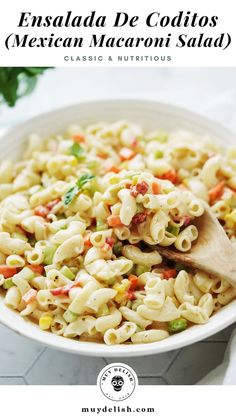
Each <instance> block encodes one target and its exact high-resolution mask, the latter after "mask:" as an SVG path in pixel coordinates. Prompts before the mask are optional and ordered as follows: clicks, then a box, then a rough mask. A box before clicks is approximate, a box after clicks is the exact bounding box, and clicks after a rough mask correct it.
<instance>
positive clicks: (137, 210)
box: [136, 203, 144, 214]
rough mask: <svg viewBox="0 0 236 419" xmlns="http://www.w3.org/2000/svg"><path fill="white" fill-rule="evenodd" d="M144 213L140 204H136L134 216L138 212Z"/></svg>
mask: <svg viewBox="0 0 236 419" xmlns="http://www.w3.org/2000/svg"><path fill="white" fill-rule="evenodd" d="M143 211H144V207H143V205H142V204H139V203H137V204H136V214H139V213H140V212H143Z"/></svg>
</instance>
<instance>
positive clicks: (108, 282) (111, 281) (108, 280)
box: [106, 277, 116, 285]
mask: <svg viewBox="0 0 236 419" xmlns="http://www.w3.org/2000/svg"><path fill="white" fill-rule="evenodd" d="M115 282H116V277H114V278H110V279H107V280H106V285H114V284H115Z"/></svg>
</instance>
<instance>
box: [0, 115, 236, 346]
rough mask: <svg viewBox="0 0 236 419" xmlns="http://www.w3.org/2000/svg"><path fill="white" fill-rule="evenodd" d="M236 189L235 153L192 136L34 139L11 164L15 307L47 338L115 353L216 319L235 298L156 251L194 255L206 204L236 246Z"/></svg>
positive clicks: (70, 134) (6, 281)
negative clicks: (181, 325) (166, 249)
mask: <svg viewBox="0 0 236 419" xmlns="http://www.w3.org/2000/svg"><path fill="white" fill-rule="evenodd" d="M78 139H79V140H80V141H81V144H80V145H79V146H78V144H77V141H78ZM78 150H79V151H78ZM77 151H78V155H77ZM218 184H220V185H221V187H222V185H223V189H222V190H221V192H220V196H216V195H214V188H215V187H217V188H218ZM235 189H236V166H235V151H231V152H230V151H229V152H228V153H226V154H225V155H222V154H221V151H220V150H218V149H217V147H216V146H213V145H212V144H210V142H209V141H206V140H205V139H204V138H203V139H201V138H200V137H197V136H194V135H190V134H186V133H184V132H178V133H171V134H166V133H163V132H160V131H153V132H151V133H144V132H143V131H142V129H141V128H140V127H139V126H136V125H134V124H129V123H127V122H126V121H119V122H116V123H114V124H105V123H101V124H95V125H93V126H88V127H85V128H84V129H83V128H81V127H79V126H77V125H74V126H71V127H70V128H69V129H68V131H67V133H66V134H63V135H60V136H55V137H53V138H49V139H46V140H45V141H42V140H41V139H39V137H38V136H37V135H31V136H30V139H29V147H28V149H27V151H26V153H25V156H24V159H23V160H22V161H21V162H20V163H17V164H15V165H14V164H13V163H11V162H10V161H4V162H3V163H1V164H0V262H1V263H0V287H1V289H2V290H3V291H4V292H5V303H6V305H7V306H8V307H9V308H11V309H14V310H17V311H18V312H19V313H20V315H21V316H22V317H29V318H32V319H34V321H36V322H38V324H39V327H40V328H41V329H42V330H49V331H51V332H52V333H54V334H56V335H58V336H64V337H67V338H76V339H81V340H93V341H98V342H101V341H103V342H105V344H107V345H115V344H125V343H132V344H141V343H153V342H158V341H160V340H162V339H166V338H168V336H169V334H171V333H173V329H171V324H172V322H174V324H175V322H176V325H178V322H179V319H180V318H181V319H182V322H184V324H187V326H190V325H191V324H193V323H195V324H203V323H205V322H207V321H208V320H209V318H210V316H211V315H212V314H213V313H214V312H215V311H217V310H218V309H220V308H221V307H222V306H224V305H226V304H228V303H229V302H230V301H232V300H233V299H235V297H236V292H235V290H234V289H233V288H232V287H231V286H230V285H229V284H228V283H227V281H225V280H224V279H219V278H215V277H212V276H211V275H209V274H207V273H203V272H201V271H193V270H191V269H186V268H185V267H183V266H182V267H178V265H174V267H171V268H170V267H169V262H168V261H167V260H166V259H163V258H162V257H161V255H160V254H159V252H158V251H157V250H156V248H155V247H154V246H155V245H156V244H158V245H159V246H171V245H173V246H175V248H176V249H178V250H179V251H181V252H186V251H189V250H191V247H192V244H193V242H194V241H195V240H197V238H198V230H197V227H195V225H194V219H195V218H197V217H200V216H201V215H202V214H203V212H204V205H205V204H204V201H205V202H206V203H209V204H210V206H211V208H212V211H213V212H214V213H215V215H216V217H217V218H218V219H219V220H220V222H221V224H222V225H223V227H224V229H225V231H226V233H227V235H228V237H229V239H230V240H231V241H232V242H236V210H235V193H234V190H235ZM217 190H218V189H217ZM212 191H213V192H212ZM212 196H213V198H212Z"/></svg>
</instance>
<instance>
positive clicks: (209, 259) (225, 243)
mask: <svg viewBox="0 0 236 419" xmlns="http://www.w3.org/2000/svg"><path fill="white" fill-rule="evenodd" d="M194 224H195V225H196V227H197V229H198V232H199V236H198V239H197V240H196V241H195V242H194V243H193V245H192V248H191V250H190V251H189V252H184V253H183V252H180V251H178V250H176V249H175V248H174V247H171V248H168V247H163V246H155V247H156V248H157V250H158V251H159V253H160V254H161V255H163V256H165V257H166V258H167V259H171V260H174V261H176V262H181V263H183V264H184V265H186V266H191V267H193V268H197V269H201V270H202V271H206V272H208V273H210V274H212V275H215V276H218V277H219V278H224V279H226V280H227V281H229V283H230V284H231V285H233V286H234V287H236V248H235V247H234V246H233V245H232V243H231V241H230V240H229V239H228V237H227V235H226V233H225V231H224V229H223V227H222V226H221V225H220V223H219V221H218V220H217V218H216V217H215V216H214V215H213V214H212V213H211V211H210V209H209V207H206V209H205V212H204V214H203V215H202V216H201V217H199V218H197V219H196V220H194Z"/></svg>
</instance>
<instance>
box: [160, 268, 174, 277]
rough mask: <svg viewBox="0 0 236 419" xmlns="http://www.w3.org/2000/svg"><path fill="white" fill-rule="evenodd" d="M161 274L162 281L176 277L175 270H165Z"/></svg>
mask: <svg viewBox="0 0 236 419" xmlns="http://www.w3.org/2000/svg"><path fill="white" fill-rule="evenodd" d="M162 274H163V278H164V279H170V278H175V277H176V275H177V271H176V269H165V270H164V271H163V272H162Z"/></svg>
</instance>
